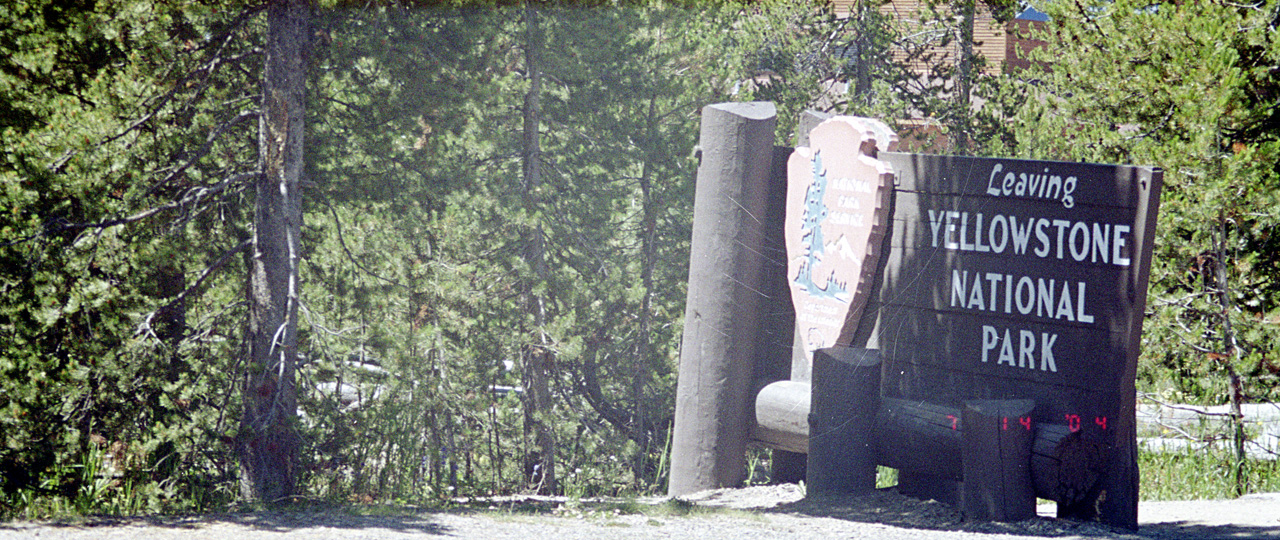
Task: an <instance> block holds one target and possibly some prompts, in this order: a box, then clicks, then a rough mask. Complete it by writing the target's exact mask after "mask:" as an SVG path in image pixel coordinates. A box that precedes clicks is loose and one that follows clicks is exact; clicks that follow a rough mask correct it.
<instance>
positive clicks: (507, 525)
mask: <svg viewBox="0 0 1280 540" xmlns="http://www.w3.org/2000/svg"><path fill="white" fill-rule="evenodd" d="M689 500H690V502H692V503H693V504H673V503H670V502H663V501H661V500H658V499H655V500H649V501H639V502H630V503H622V502H618V501H613V502H609V501H600V502H576V501H565V500H563V499H548V498H533V497H521V498H510V499H503V500H497V501H492V503H491V505H492V509H489V508H483V507H482V506H477V505H469V508H467V509H454V510H430V511H416V510H400V511H398V512H395V513H394V515H379V516H356V515H351V514H350V513H348V512H347V511H345V510H334V511H332V512H293V513H267V512H263V513H253V514H226V515H208V516H198V517H185V518H154V519H91V520H87V521H83V522H78V523H31V522H16V523H5V524H0V540H8V539H11V538H13V539H16V538H23V539H26V538H39V539H42V540H82V539H83V540H88V539H95V540H96V539H104V540H149V539H158V540H179V539H182V540H260V539H261V540H266V539H271V540H280V539H288V540H321V539H342V540H359V539H370V540H394V539H401V538H415V539H424V538H433V537H440V538H475V539H482V538H483V539H514V540H534V539H552V540H577V539H592V540H595V539H605V540H624V539H649V538H691V539H696V540H754V539H771V538H787V539H789V540H790V539H824V540H825V539H837V538H849V539H858V538H867V539H882V540H940V539H948V540H1022V539H1033V538H1035V539H1038V538H1120V539H1133V540H1138V539H1161V540H1206V539H1220V538H1260V539H1280V494H1266V495H1252V496H1248V497H1244V498H1242V499H1237V500H1233V501H1194V502H1153V503H1143V504H1142V505H1141V507H1140V509H1139V519H1140V521H1141V524H1142V526H1141V528H1140V529H1139V530H1138V531H1137V532H1133V531H1123V530H1116V529H1112V528H1108V527H1104V526H1101V525H1097V524H1081V523H1075V522H1068V521H1059V520H1055V519H1052V518H1049V517H1041V518H1038V519H1032V520H1027V521H1023V522H1018V523H966V522H965V521H964V520H963V517H962V516H961V515H960V513H959V512H957V511H956V510H954V509H952V508H950V507H947V506H945V505H942V504H938V503H936V502H932V501H917V500H914V499H909V498H905V497H901V496H899V495H897V494H896V493H892V492H888V491H882V492H878V493H876V494H873V495H870V496H867V497H860V498H852V499H818V500H813V499H802V498H801V496H800V492H799V489H798V488H796V487H795V486H762V487H753V488H745V489H735V490H717V491H714V492H707V493H703V494H698V495H695V496H694V497H691V498H690V499H689ZM1040 510H1041V515H1042V516H1049V515H1052V511H1053V510H1052V507H1042V508H1041V509H1040Z"/></svg>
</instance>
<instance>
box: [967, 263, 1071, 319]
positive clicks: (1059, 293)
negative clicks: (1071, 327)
mask: <svg viewBox="0 0 1280 540" xmlns="http://www.w3.org/2000/svg"><path fill="white" fill-rule="evenodd" d="M1087 287H1088V284H1087V283H1086V282H1083V281H1078V282H1071V281H1067V280H1065V279H1064V280H1062V281H1060V282H1059V281H1058V280H1056V279H1045V278H1035V279H1032V278H1030V277H1028V276H1020V277H1017V278H1016V279H1015V278H1014V276H1013V274H1001V273H997V272H973V276H972V278H970V273H969V271H968V270H952V271H951V307H958V308H961V309H969V310H976V311H992V312H996V313H1004V314H1006V315H1013V314H1015V313H1016V314H1018V315H1034V316H1036V317H1041V318H1045V319H1055V320H1065V321H1071V322H1079V323H1088V324H1092V323H1093V322H1094V320H1095V319H1094V317H1093V315H1091V314H1089V313H1086V312H1085V300H1086V298H1087V295H1086V293H1085V290H1086V289H1087Z"/></svg>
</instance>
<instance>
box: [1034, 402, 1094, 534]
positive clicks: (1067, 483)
mask: <svg viewBox="0 0 1280 540" xmlns="http://www.w3.org/2000/svg"><path fill="white" fill-rule="evenodd" d="M1105 466H1106V446H1105V445H1103V444H1102V443H1101V442H1098V441H1095V440H1092V439H1090V438H1087V437H1085V436H1084V432H1083V431H1079V430H1077V431H1075V432H1072V431H1071V429H1070V428H1068V427H1067V426H1063V425H1042V426H1039V428H1038V429H1037V432H1036V440H1035V443H1034V445H1033V446H1032V449H1031V479H1032V481H1033V482H1034V483H1035V489H1036V496H1038V497H1042V498H1045V499H1050V500H1053V501H1057V503H1058V517H1064V518H1065V517H1079V514H1080V513H1081V512H1078V511H1077V510H1078V508H1079V506H1080V505H1082V504H1084V505H1087V504H1088V503H1089V502H1090V501H1091V499H1092V495H1093V494H1094V493H1095V492H1096V491H1097V489H1098V479H1099V478H1100V477H1101V476H1102V473H1103V469H1104V467H1105ZM1086 510H1087V509H1086ZM1093 512H1094V513H1096V510H1093ZM1086 515H1088V514H1087V512H1086Z"/></svg>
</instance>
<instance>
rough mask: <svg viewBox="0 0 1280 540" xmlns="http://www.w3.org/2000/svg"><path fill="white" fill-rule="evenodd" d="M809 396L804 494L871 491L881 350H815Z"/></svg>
mask: <svg viewBox="0 0 1280 540" xmlns="http://www.w3.org/2000/svg"><path fill="white" fill-rule="evenodd" d="M812 392H813V394H812V398H811V399H810V403H811V404H812V408H811V409H810V410H811V412H810V413H809V462H808V480H807V481H808V487H807V489H808V494H809V495H822V494H838V493H865V492H868V491H874V490H875V489H876V447H875V427H876V412H877V411H878V410H879V408H880V351H876V350H870V349H855V348H852V347H832V348H827V349H818V350H817V351H814V355H813V382H812Z"/></svg>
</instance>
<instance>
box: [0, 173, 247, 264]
mask: <svg viewBox="0 0 1280 540" xmlns="http://www.w3.org/2000/svg"><path fill="white" fill-rule="evenodd" d="M257 175H258V172H257V171H254V172H247V173H240V174H235V175H232V176H229V177H227V178H226V179H224V180H223V181H221V182H219V183H217V184H214V185H212V186H208V187H205V186H197V187H193V188H191V189H189V190H187V192H186V194H185V195H183V197H182V198H181V199H179V200H177V201H173V202H170V203H168V204H163V205H160V206H155V207H152V208H148V209H146V210H143V211H141V212H138V213H136V214H133V215H131V216H126V217H118V218H114V219H108V220H104V221H97V222H90V223H64V224H61V225H58V226H56V227H55V226H46V227H45V228H44V230H42V231H40V232H37V233H35V234H31V235H28V236H26V237H23V238H19V239H17V240H12V241H9V242H5V243H2V244H0V247H9V246H13V245H17V244H23V243H26V242H30V241H32V240H35V239H37V238H40V237H43V236H48V235H53V234H58V233H63V232H67V231H79V230H85V229H99V230H101V229H109V228H111V227H117V226H120V225H128V224H131V223H137V222H139V221H142V220H145V219H147V218H150V217H152V216H155V215H156V214H161V213H164V212H168V211H170V210H177V209H181V208H186V207H188V206H191V205H194V204H196V203H199V202H201V201H203V200H204V199H207V198H208V197H210V196H213V195H217V194H219V193H221V192H223V191H225V190H226V189H227V187H228V186H231V185H234V184H238V183H240V182H243V181H245V180H248V179H251V178H253V177H255V176H257Z"/></svg>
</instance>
